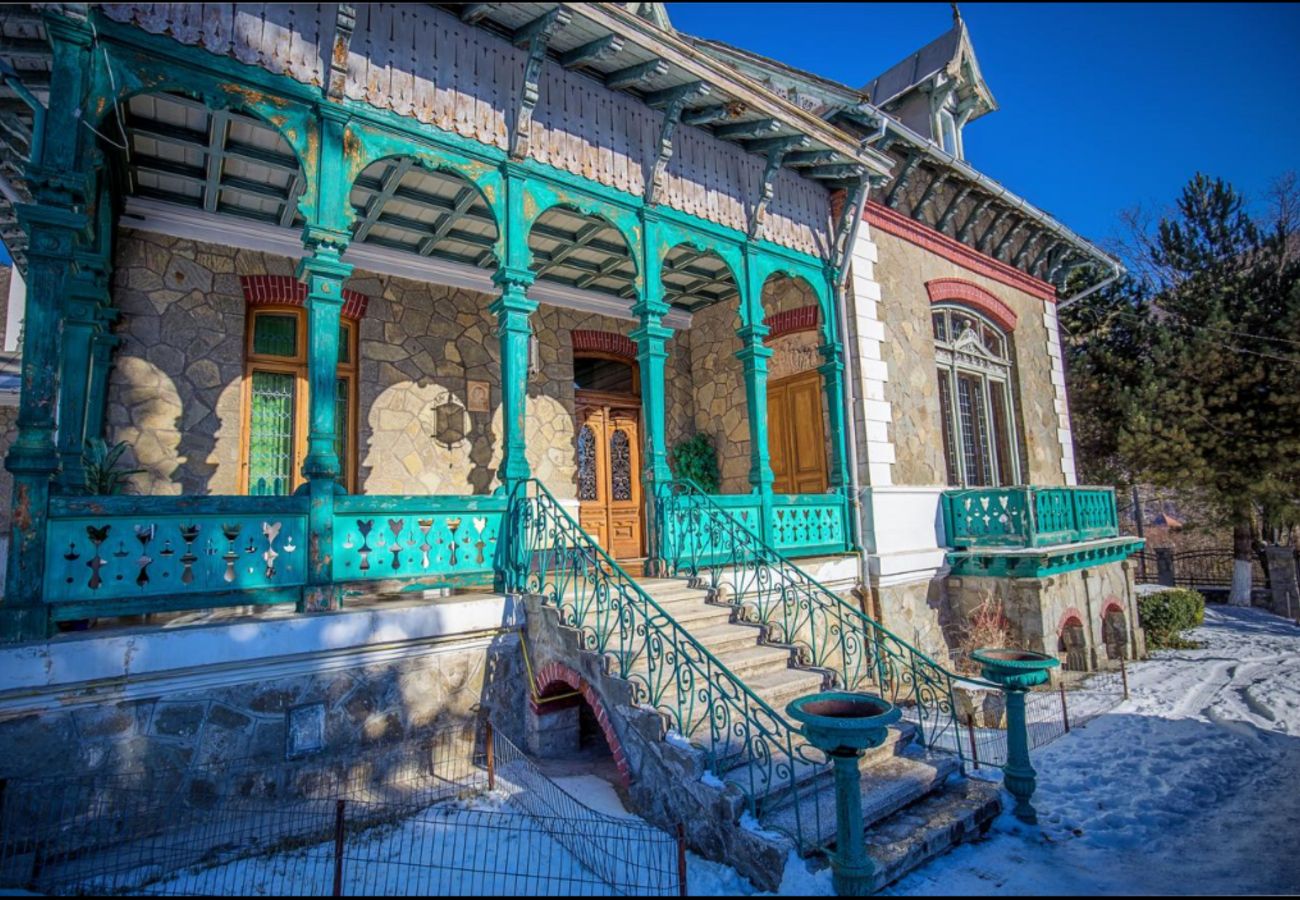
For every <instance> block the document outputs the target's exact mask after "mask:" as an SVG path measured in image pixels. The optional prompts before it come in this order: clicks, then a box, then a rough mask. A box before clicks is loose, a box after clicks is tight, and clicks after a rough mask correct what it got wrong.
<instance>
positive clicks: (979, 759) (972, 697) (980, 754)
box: [947, 654, 1128, 769]
mask: <svg viewBox="0 0 1300 900" xmlns="http://www.w3.org/2000/svg"><path fill="white" fill-rule="evenodd" d="M951 668H953V669H955V670H956V671H959V672H962V671H968V670H970V663H969V661H967V660H965V659H963V658H962V657H961V656H960V655H958V654H953V656H952V658H951ZM955 690H956V692H957V694H956V697H955V705H956V707H957V719H958V720H959V722H960V723H961V729H960V731H959V733H958V734H957V735H956V736H955V737H954V738H952V739H950V740H955V741H960V742H961V748H960V749H961V750H962V751H963V752H964V754H965V758H966V761H967V762H968V763H969V764H970V765H972V766H973V767H974V768H976V769H978V768H980V767H981V766H991V767H994V768H1001V767H1002V766H1005V765H1006V762H1007V723H1006V718H1005V711H1006V707H1005V702H1004V701H1003V699H1002V693H1001V691H997V690H983V689H980V688H977V687H972V686H968V685H958V686H956V687H955ZM1126 699H1128V669H1127V665H1126V664H1125V663H1124V661H1123V660H1121V661H1120V662H1119V663H1118V664H1117V665H1114V666H1113V667H1108V668H1105V669H1101V670H1099V671H1096V672H1080V671H1071V670H1069V669H1060V670H1057V671H1056V672H1055V673H1054V675H1053V680H1052V683H1050V684H1045V685H1041V686H1039V687H1037V688H1034V689H1033V690H1030V691H1028V692H1026V694H1025V724H1026V730H1027V731H1028V736H1029V748H1030V749H1031V750H1033V749H1036V748H1038V747H1042V746H1045V745H1047V744H1050V743H1051V742H1052V741H1055V740H1057V739H1058V738H1061V737H1064V736H1065V735H1067V734H1069V733H1070V730H1071V729H1072V728H1078V727H1080V726H1082V725H1085V724H1087V723H1088V722H1090V721H1092V720H1093V719H1095V718H1096V717H1097V716H1100V715H1102V714H1103V713H1106V712H1108V711H1110V710H1111V709H1113V708H1114V707H1116V706H1118V705H1119V704H1120V703H1121V702H1123V701H1124V700H1126ZM947 749H951V750H952V751H953V752H956V751H957V749H958V748H957V747H955V746H953V747H949V748H947Z"/></svg>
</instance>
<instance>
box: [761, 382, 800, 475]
mask: <svg viewBox="0 0 1300 900" xmlns="http://www.w3.org/2000/svg"><path fill="white" fill-rule="evenodd" d="M785 393H786V391H785V386H784V385H781V384H769V385H768V387H767V454H768V460H769V462H770V463H771V465H772V478H773V481H772V490H773V491H774V492H775V493H778V494H793V493H794V481H792V480H791V478H790V458H789V457H788V456H787V455H786V445H787V443H788V441H787V440H786V434H787V433H788V432H789V430H790V423H789V422H787V421H786V418H785Z"/></svg>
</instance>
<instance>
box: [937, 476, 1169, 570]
mask: <svg viewBox="0 0 1300 900" xmlns="http://www.w3.org/2000/svg"><path fill="white" fill-rule="evenodd" d="M943 524H944V530H945V532H946V533H947V535H948V546H950V547H952V548H953V550H954V552H952V553H949V554H948V561H949V564H950V565H951V566H952V569H953V573H954V574H959V575H999V576H1015V577H1041V576H1043V575H1048V574H1054V573H1056V572H1063V571H1068V570H1070V569H1080V568H1086V567H1088V566H1092V565H1101V564H1104V563H1107V562H1114V561H1117V560H1120V559H1123V558H1125V557H1126V556H1128V555H1129V554H1130V553H1133V552H1135V551H1136V550H1139V549H1141V547H1142V543H1143V542H1142V541H1141V540H1137V539H1134V538H1128V537H1121V536H1120V533H1119V519H1118V517H1117V515H1116V512H1115V490H1114V489H1113V488H1108V487H1037V486H1033V485H1027V486H1021V487H1005V488H967V489H959V490H951V491H946V492H945V493H944V497H943Z"/></svg>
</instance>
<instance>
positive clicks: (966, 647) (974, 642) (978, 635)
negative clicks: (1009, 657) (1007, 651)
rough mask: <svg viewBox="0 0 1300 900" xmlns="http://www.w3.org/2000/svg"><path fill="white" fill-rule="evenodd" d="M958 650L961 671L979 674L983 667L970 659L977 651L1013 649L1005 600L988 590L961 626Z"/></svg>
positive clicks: (958, 627) (958, 629) (959, 626)
mask: <svg viewBox="0 0 1300 900" xmlns="http://www.w3.org/2000/svg"><path fill="white" fill-rule="evenodd" d="M956 631H957V648H956V653H955V654H953V655H952V656H953V661H954V664H955V665H956V667H957V669H958V671H961V672H965V673H967V674H971V673H974V674H978V673H979V671H980V666H979V664H978V663H976V662H974V661H973V660H972V659H971V658H970V654H971V653H972V652H973V651H975V650H983V649H986V648H989V647H1010V646H1011V623H1010V622H1009V621H1008V620H1007V616H1006V612H1005V610H1004V609H1003V607H1002V601H1001V600H999V599H998V598H997V597H995V596H994V595H993V594H992V592H989V591H985V592H984V593H983V595H982V596H981V598H980V602H979V604H978V605H977V606H976V607H975V608H974V609H972V610H971V611H970V614H969V615H967V616H966V620H965V621H964V622H962V623H961V624H959V625H958V626H957V629H956Z"/></svg>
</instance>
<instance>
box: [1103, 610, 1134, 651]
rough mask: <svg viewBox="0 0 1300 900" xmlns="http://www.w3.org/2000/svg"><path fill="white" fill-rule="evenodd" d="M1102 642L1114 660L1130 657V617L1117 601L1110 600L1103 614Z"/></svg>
mask: <svg viewBox="0 0 1300 900" xmlns="http://www.w3.org/2000/svg"><path fill="white" fill-rule="evenodd" d="M1101 642H1102V644H1103V645H1104V646H1105V648H1106V657H1107V658H1108V659H1109V660H1111V661H1112V662H1118V661H1119V660H1121V659H1128V658H1129V637H1128V619H1127V618H1126V617H1125V615H1124V608H1123V607H1122V606H1120V605H1119V603H1118V602H1117V601H1114V600H1112V601H1110V602H1108V603H1107V604H1106V609H1105V610H1104V611H1103V612H1102V614H1101Z"/></svg>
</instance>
